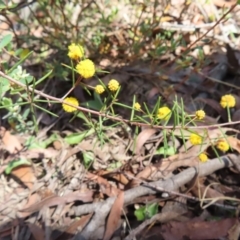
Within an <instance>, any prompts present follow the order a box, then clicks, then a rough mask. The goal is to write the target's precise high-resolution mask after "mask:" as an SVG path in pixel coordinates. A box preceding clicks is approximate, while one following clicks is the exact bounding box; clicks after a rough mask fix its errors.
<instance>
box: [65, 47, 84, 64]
mask: <svg viewBox="0 0 240 240" xmlns="http://www.w3.org/2000/svg"><path fill="white" fill-rule="evenodd" d="M83 55H84V49H83V47H82V46H80V45H76V44H75V43H72V44H71V45H70V46H68V56H69V57H70V58H71V59H74V60H78V59H79V58H82V57H83Z"/></svg>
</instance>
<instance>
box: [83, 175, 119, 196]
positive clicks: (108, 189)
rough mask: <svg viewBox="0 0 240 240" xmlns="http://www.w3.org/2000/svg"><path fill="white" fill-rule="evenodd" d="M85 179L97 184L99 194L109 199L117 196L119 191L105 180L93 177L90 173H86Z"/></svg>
mask: <svg viewBox="0 0 240 240" xmlns="http://www.w3.org/2000/svg"><path fill="white" fill-rule="evenodd" d="M86 177H88V178H89V179H90V180H92V181H95V182H97V183H98V184H99V186H100V189H101V192H102V193H104V194H106V195H107V196H109V197H115V196H117V195H118V194H119V192H120V190H119V189H117V188H116V187H114V186H113V185H111V184H110V183H109V182H108V181H107V180H106V179H104V178H102V177H100V176H97V175H94V174H92V173H87V175H86Z"/></svg>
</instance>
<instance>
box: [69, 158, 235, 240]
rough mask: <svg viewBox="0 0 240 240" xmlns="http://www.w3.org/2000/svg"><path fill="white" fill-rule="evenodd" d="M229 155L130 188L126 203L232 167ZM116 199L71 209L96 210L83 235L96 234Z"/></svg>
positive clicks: (174, 188)
mask: <svg viewBox="0 0 240 240" xmlns="http://www.w3.org/2000/svg"><path fill="white" fill-rule="evenodd" d="M232 155H234V154H231V155H229V157H232ZM229 157H228V155H225V156H222V157H221V158H220V159H219V158H215V159H212V160H210V161H209V162H207V163H204V164H199V168H196V167H191V168H188V169H186V170H184V171H182V172H181V173H179V174H178V175H175V176H173V177H172V178H170V179H167V180H165V181H162V180H159V181H156V182H152V183H149V186H152V188H150V187H146V186H139V187H136V188H133V189H129V190H127V191H126V192H125V195H124V204H128V203H129V202H131V201H132V200H133V199H135V198H137V197H141V196H144V195H148V194H154V193H156V191H158V190H157V189H155V188H154V187H156V186H158V187H160V188H163V189H166V190H167V191H174V190H177V189H178V188H179V187H181V186H183V185H184V184H186V183H188V182H189V181H191V179H192V178H194V176H195V175H196V174H198V176H206V175H209V174H211V173H213V172H215V171H217V170H219V169H222V168H225V167H230V166H232V162H231V160H230V158H229ZM114 200H115V197H111V198H108V199H107V200H106V201H104V202H96V203H92V204H84V205H81V206H78V207H74V208H73V209H72V210H71V212H70V214H71V215H75V216H76V215H78V216H79V215H83V214H88V213H91V212H94V211H95V214H94V216H93V218H92V220H91V222H90V223H89V224H88V225H87V226H86V228H85V229H84V230H83V232H82V235H83V236H84V237H85V238H86V239H91V238H92V237H93V236H92V234H94V231H96V229H98V228H99V227H102V226H103V224H104V223H105V219H106V217H107V215H108V214H109V211H110V209H111V207H112V204H113V202H114Z"/></svg>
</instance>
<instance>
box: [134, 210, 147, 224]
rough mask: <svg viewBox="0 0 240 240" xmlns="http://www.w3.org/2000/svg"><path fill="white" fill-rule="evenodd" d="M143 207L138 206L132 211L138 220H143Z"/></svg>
mask: <svg viewBox="0 0 240 240" xmlns="http://www.w3.org/2000/svg"><path fill="white" fill-rule="evenodd" d="M145 209H146V207H140V208H139V209H136V210H135V211H134V215H135V217H136V218H137V220H138V221H143V220H145Z"/></svg>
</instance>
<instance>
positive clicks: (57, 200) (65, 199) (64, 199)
mask: <svg viewBox="0 0 240 240" xmlns="http://www.w3.org/2000/svg"><path fill="white" fill-rule="evenodd" d="M92 197H93V192H92V191H91V190H84V191H75V192H71V193H69V194H67V195H65V196H61V197H60V196H52V197H49V198H46V199H43V200H42V201H41V202H38V203H36V204H33V205H31V206H30V207H28V208H25V209H22V210H20V212H37V211H39V210H41V209H42V208H43V207H52V206H56V205H64V204H67V203H71V202H74V201H83V202H91V201H92V200H93V198H92Z"/></svg>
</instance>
